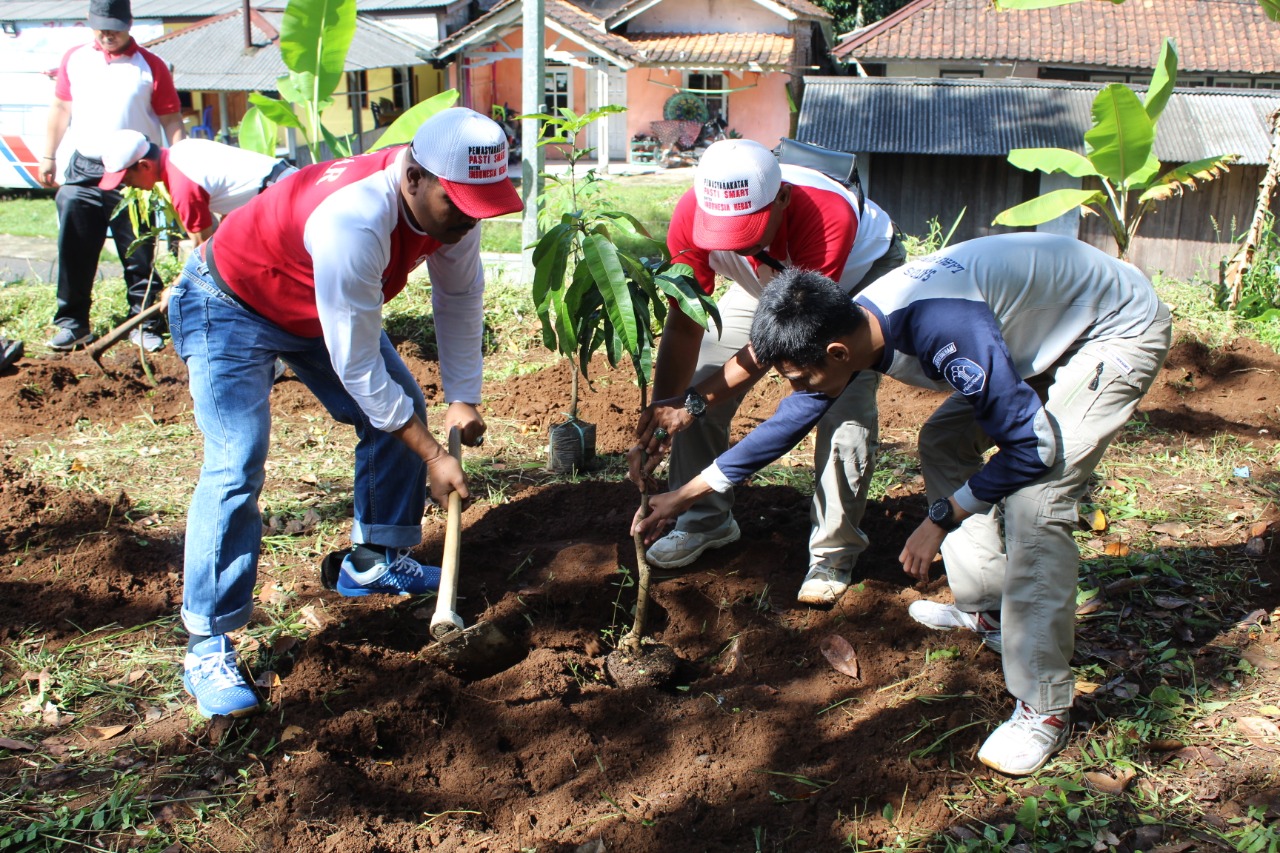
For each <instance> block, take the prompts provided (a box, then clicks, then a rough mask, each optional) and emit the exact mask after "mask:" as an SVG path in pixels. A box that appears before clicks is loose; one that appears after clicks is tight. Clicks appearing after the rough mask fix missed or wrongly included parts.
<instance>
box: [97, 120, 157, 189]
mask: <svg viewBox="0 0 1280 853" xmlns="http://www.w3.org/2000/svg"><path fill="white" fill-rule="evenodd" d="M150 150H151V140H149V139H147V138H146V137H145V136H143V135H142V134H141V133H138V131H136V130H117V131H116V132H114V133H112V134H110V135H108V136H107V138H106V141H105V142H104V143H103V145H102V168H103V169H105V170H106V172H105V173H104V174H103V176H102V180H101V181H99V182H98V187H99V188H100V189H104V190H114V189H115V188H116V187H118V186H120V183H121V182H122V181H123V180H124V175H125V172H128V171H129V169H130V168H131V167H132V166H133V164H134V163H137V162H138V161H139V160H141V159H142V158H143V157H145V156H147V152H148V151H150Z"/></svg>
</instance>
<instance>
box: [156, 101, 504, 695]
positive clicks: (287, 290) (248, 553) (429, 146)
mask: <svg viewBox="0 0 1280 853" xmlns="http://www.w3.org/2000/svg"><path fill="white" fill-rule="evenodd" d="M521 208H522V205H521V202H520V197H519V195H518V194H517V193H516V191H515V188H514V187H513V186H512V184H511V181H510V180H508V178H507V142H506V135H505V134H504V133H503V131H502V128H501V127H499V126H498V125H497V124H496V123H495V122H493V121H492V120H491V119H489V118H486V117H485V116H482V115H480V114H479V113H476V112H473V111H472V110H468V109H463V108H461V107H457V108H453V109H448V110H444V111H443V112H441V113H439V114H437V115H435V116H433V117H432V118H430V119H428V120H427V121H426V122H424V123H423V125H422V126H421V127H420V128H419V129H418V131H417V133H416V134H415V135H414V138H413V142H412V143H411V144H410V145H408V146H401V147H396V148H388V149H385V150H383V151H378V152H375V153H372V154H364V155H361V156H358V157H349V158H346V159H343V160H336V161H332V162H326V163H318V164H315V165H312V166H308V167H306V168H304V169H302V170H300V171H299V172H298V173H297V174H296V175H294V176H292V177H291V178H289V179H288V180H287V181H284V182H283V183H281V184H280V185H279V186H276V187H273V188H272V189H271V191H270V192H265V193H262V194H261V195H259V196H257V197H255V198H254V199H253V200H252V201H250V202H249V203H248V204H247V205H245V206H244V207H242V208H240V209H239V210H237V211H235V212H233V213H232V214H231V215H230V216H228V217H227V218H226V220H225V221H224V222H223V223H222V225H220V226H219V227H218V230H217V232H216V233H215V234H214V235H213V238H212V239H210V240H209V241H207V242H206V243H204V244H203V245H202V246H200V247H199V248H198V249H196V251H195V252H193V253H192V254H191V257H190V258H189V259H188V261H187V265H186V268H185V269H184V270H183V275H182V277H181V278H180V279H179V280H178V283H177V284H175V285H174V287H173V295H172V297H171V298H170V301H169V327H170V331H171V332H172V334H173V342H174V348H175V349H176V350H177V351H178V354H179V355H180V356H182V358H183V360H184V361H185V362H186V363H187V370H188V373H189V375H190V385H191V396H192V399H193V401H194V404H195V405H194V410H195V417H196V424H197V426H199V427H200V430H201V432H203V433H204V436H205V458H204V466H203V468H202V469H201V472H200V482H199V484H198V485H197V486H196V491H195V495H194V496H193V497H192V500H191V508H190V511H189V513H188V515H187V534H186V557H185V577H184V587H183V601H182V620H183V623H184V625H185V626H186V628H187V631H188V632H189V634H190V640H189V643H188V646H187V657H186V662H185V667H184V675H183V683H184V685H185V686H186V688H187V691H188V692H189V693H191V695H193V696H195V697H196V702H197V707H198V709H199V710H200V712H201V713H202V714H204V715H205V716H212V715H215V714H230V715H240V714H247V713H251V712H253V711H254V710H256V709H257V706H258V700H257V697H256V696H255V695H254V694H253V691H252V690H251V689H250V688H249V686H248V684H247V683H246V682H245V680H244V677H243V675H241V673H240V671H239V669H238V667H237V663H236V653H235V650H234V648H232V646H231V643H230V642H229V641H228V639H227V637H226V634H227V632H228V631H233V630H235V629H237V628H240V627H242V626H244V625H245V623H247V622H248V621H249V617H250V615H251V614H252V612H253V604H254V598H253V587H254V584H255V582H256V580H257V566H258V553H259V550H260V547H261V539H262V517H261V513H260V511H259V508H258V494H259V492H260V491H261V489H262V484H263V478H264V476H265V466H266V458H267V445H268V442H269V439H270V432H271V425H270V420H271V410H270V405H269V395H270V393H271V384H272V380H273V378H274V377H273V373H274V370H273V366H274V363H275V360H276V358H277V357H279V358H283V359H284V360H285V362H286V363H287V364H288V365H289V367H291V368H292V369H293V372H294V374H295V375H296V376H297V377H298V379H300V380H301V381H302V382H303V383H304V384H305V385H306V386H307V387H308V388H309V389H310V390H311V391H312V393H314V394H315V395H316V397H317V398H318V399H319V400H320V402H321V403H322V404H323V405H324V406H325V408H326V409H328V411H329V412H330V413H331V414H332V415H333V416H334V418H336V419H337V420H339V421H341V422H342V423H348V424H351V425H352V426H354V427H355V430H356V435H357V437H358V439H359V441H358V443H357V445H356V453H355V456H356V471H355V484H354V489H353V502H354V504H355V519H354V523H353V524H352V528H351V541H352V543H353V545H354V547H353V549H352V551H351V553H350V554H348V555H347V557H346V558H345V559H344V560H343V563H342V568H341V571H340V573H339V577H338V581H337V589H338V591H339V592H340V593H342V594H343V595H347V596H364V595H369V594H371V593H390V594H400V595H408V594H417V593H424V592H428V591H430V590H433V589H435V588H436V587H437V585H438V584H439V577H440V571H439V569H437V568H435V567H432V566H423V565H421V564H419V563H418V562H417V561H415V560H414V559H413V558H412V557H410V556H409V550H410V549H411V548H413V547H414V546H416V545H418V544H419V543H420V541H421V538H422V527H421V522H422V513H423V509H424V506H425V503H426V489H425V485H426V484H427V483H428V482H429V484H430V488H431V494H432V495H433V496H434V497H435V499H436V500H437V501H439V502H440V503H442V504H443V503H444V502H445V501H446V500H447V498H448V496H449V494H450V493H451V492H455V491H456V492H458V493H459V494H460V495H461V496H462V497H464V498H465V497H467V484H466V478H465V477H464V476H463V473H462V467H461V466H460V465H459V464H458V462H457V460H455V459H454V458H453V457H452V456H450V455H449V454H448V453H447V452H446V451H445V450H444V449H443V448H442V447H441V446H440V444H439V442H438V441H437V439H436V437H435V435H433V433H432V431H431V430H429V429H428V428H427V425H426V417H427V412H426V401H425V399H424V397H423V394H422V390H421V389H420V388H419V387H418V385H417V383H416V381H415V380H414V378H413V375H412V374H411V373H410V372H409V369H408V368H407V367H406V366H405V364H404V362H403V361H402V360H401V359H400V356H399V355H398V354H397V353H396V350H395V347H393V346H392V344H391V339H390V338H389V337H387V334H386V332H384V331H383V329H382V306H383V304H384V303H385V302H386V301H387V300H389V299H391V298H393V297H394V296H395V295H396V294H398V293H399V292H400V291H401V290H402V289H404V287H405V284H406V282H407V279H408V275H409V272H410V271H411V270H412V269H414V268H415V267H416V266H418V264H420V263H421V262H422V261H424V260H425V261H426V263H427V270H428V272H429V273H430V276H431V302H432V312H433V315H434V320H435V327H436V345H437V348H438V351H439V358H440V378H441V385H442V386H443V392H444V397H445V400H446V401H447V402H448V403H449V407H448V410H447V411H446V413H445V416H444V419H443V423H441V424H440V425H438V426H437V427H436V430H435V434H436V435H443V434H444V432H447V431H448V430H449V429H450V428H452V427H456V428H457V429H458V430H459V433H460V434H461V437H462V441H463V442H464V443H465V444H470V445H475V444H478V443H479V442H480V439H481V437H482V436H483V434H484V430H485V423H484V419H483V418H482V417H481V416H480V413H479V411H478V409H477V407H478V406H479V403H480V383H481V373H482V366H483V365H482V359H481V339H482V334H483V327H484V306H483V301H482V300H483V296H484V268H483V266H482V265H481V262H480V229H479V228H478V227H477V226H478V225H479V223H480V220H481V219H485V218H488V217H491V216H498V215H501V214H504V213H514V212H516V211H519V210H520V209H521Z"/></svg>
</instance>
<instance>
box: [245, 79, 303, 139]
mask: <svg viewBox="0 0 1280 853" xmlns="http://www.w3.org/2000/svg"><path fill="white" fill-rule="evenodd" d="M249 103H251V104H253V105H254V106H255V107H257V108H258V109H259V110H260V111H261V112H262V114H263V115H264V116H266V117H267V118H269V119H271V120H272V121H273V122H275V123H276V124H278V125H284V126H285V127H296V128H298V129H299V130H301V129H302V122H301V121H300V120H299V119H298V116H297V114H296V113H294V111H293V107H291V106H289V104H288V103H286V102H285V101H279V100H276V99H275V98H269V97H267V96H266V95H264V94H262V93H261V92H254V93H252V94H251V95H249ZM273 148H274V146H273Z"/></svg>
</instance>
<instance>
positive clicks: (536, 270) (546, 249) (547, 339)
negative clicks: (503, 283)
mask: <svg viewBox="0 0 1280 853" xmlns="http://www.w3.org/2000/svg"><path fill="white" fill-rule="evenodd" d="M572 244H573V231H572V228H571V226H569V225H567V224H565V223H561V224H559V225H557V226H556V227H555V228H552V229H551V230H550V231H548V232H547V233H546V234H544V235H543V236H542V239H541V240H539V241H538V244H537V245H536V246H535V247H534V249H533V294H532V295H533V307H534V310H535V311H537V312H538V319H539V320H541V321H542V344H543V346H545V347H546V348H547V349H549V350H555V351H556V352H560V353H561V354H564V352H565V350H564V349H563V348H559V347H557V346H556V332H555V327H554V325H553V324H552V322H551V299H552V296H551V294H552V293H553V292H555V293H559V292H560V291H561V290H562V289H563V287H564V274H565V266H566V264H567V263H568V259H569V250H570V248H571V247H572ZM572 351H573V350H572V347H570V348H569V352H572Z"/></svg>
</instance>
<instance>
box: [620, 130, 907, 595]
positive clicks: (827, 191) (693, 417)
mask: <svg viewBox="0 0 1280 853" xmlns="http://www.w3.org/2000/svg"><path fill="white" fill-rule="evenodd" d="M896 234H897V232H896V229H895V228H894V225H893V222H892V221H891V220H890V218H889V216H888V215H887V214H886V213H885V212H884V211H883V210H881V209H880V208H879V207H877V206H876V205H875V204H874V203H872V202H871V201H869V200H865V199H864V200H861V201H860V200H859V198H858V197H857V196H856V195H854V194H853V193H852V192H851V191H849V190H847V189H846V188H845V187H843V186H841V185H840V184H838V183H836V182H835V181H834V180H832V179H831V178H829V177H827V176H826V175H823V174H822V173H820V172H818V171H815V170H813V169H808V168H805V167H802V166H794V165H789V164H779V163H778V161H777V159H776V158H775V157H774V156H773V154H772V152H770V151H769V149H767V148H765V147H764V146H763V145H761V144H760V143H758V142H752V141H750V140H746V139H730V140H723V141H721V142H716V143H714V144H713V145H711V146H710V147H709V148H708V149H707V150H706V153H704V154H703V156H702V159H701V160H700V161H699V163H698V169H697V172H696V174H695V175H694V186H693V188H692V189H690V190H689V191H688V192H687V193H685V194H684V196H683V197H681V199H680V201H679V202H678V203H677V204H676V209H675V213H674V214H673V215H672V218H671V227H670V229H669V230H668V231H667V246H668V248H669V249H670V250H671V255H672V258H673V259H674V260H675V261H677V262H684V263H687V264H689V265H690V266H692V267H693V269H694V275H695V276H696V278H697V280H698V283H699V284H700V285H701V286H702V288H703V290H704V291H706V293H708V294H710V293H712V292H713V291H714V289H715V283H716V282H715V280H716V276H717V275H721V276H724V277H725V278H728V279H730V280H731V281H732V282H733V284H732V285H731V286H730V287H729V289H728V291H727V292H726V293H725V295H724V296H723V297H722V298H721V299H720V300H719V301H718V303H717V308H718V310H719V312H720V318H721V321H722V325H723V330H722V332H721V334H720V336H719V337H718V338H717V337H716V335H715V333H714V332H712V334H710V335H707V334H705V333H704V332H703V330H702V328H701V327H700V326H699V325H698V324H697V323H696V322H694V321H693V320H691V319H689V317H688V316H686V315H685V314H684V313H683V312H682V311H681V310H680V308H679V307H678V306H677V305H675V304H674V303H673V304H672V307H671V312H670V314H669V315H668V319H667V324H666V327H665V328H664V329H663V332H662V341H661V343H660V344H659V346H658V356H657V361H656V363H655V365H654V371H653V396H654V401H655V402H654V403H653V405H652V406H650V407H649V408H648V409H647V410H645V411H644V412H643V413H642V414H641V417H640V422H639V425H638V427H637V435H638V436H639V437H640V440H641V444H642V445H643V446H645V447H646V448H648V450H649V451H650V452H651V453H652V454H654V456H653V458H652V459H651V464H656V455H657V454H658V453H659V452H660V451H661V450H664V449H666V448H667V447H670V450H671V467H670V487H671V488H672V489H673V490H674V489H678V488H679V487H680V486H682V485H683V484H685V483H686V482H688V481H690V480H692V479H693V478H694V477H696V476H697V475H698V474H699V473H701V472H702V470H703V469H704V468H705V467H706V466H708V465H710V464H712V462H713V461H714V460H715V458H716V457H717V456H719V455H720V454H721V453H723V452H724V451H725V450H726V449H727V448H728V446H729V423H730V421H731V420H732V419H733V415H734V412H736V411H737V409H738V406H739V404H740V403H741V402H742V397H743V395H744V394H745V389H740V390H739V391H738V392H737V394H736V396H733V397H732V398H731V399H730V398H727V397H725V396H724V395H720V396H717V395H716V394H715V391H714V389H706V391H705V392H704V393H700V390H699V388H698V387H697V386H698V384H699V383H700V382H702V381H703V380H704V379H707V378H708V377H711V376H713V375H714V374H716V373H717V372H718V371H719V370H720V368H721V367H722V366H723V365H725V364H726V362H730V361H732V360H733V359H734V355H735V353H737V352H738V350H740V349H742V348H743V347H745V346H747V343H748V336H749V333H750V330H751V320H752V318H753V317H754V316H755V311H756V304H757V301H758V299H759V297H760V293H761V291H762V290H763V289H764V287H765V285H767V284H768V283H769V282H770V281H772V279H773V276H774V273H775V272H776V271H781V270H782V269H784V268H785V267H787V266H789V267H797V268H800V269H807V270H812V271H814V272H820V273H822V274H823V275H826V276H828V277H829V278H831V279H834V280H835V281H836V282H838V283H839V284H840V286H841V287H843V288H844V289H845V290H846V291H847V292H849V293H856V292H857V291H859V290H861V289H862V288H863V287H866V286H867V285H868V284H870V283H871V282H872V281H874V280H876V279H877V278H879V277H880V276H881V275H883V274H884V273H886V272H888V271H889V270H891V269H893V268H895V267H897V266H900V265H901V264H902V263H903V261H904V260H905V259H906V253H905V252H904V251H903V249H902V246H901V243H900V242H899V240H898V239H897V236H896ZM784 265H785V266H784ZM765 372H767V371H765V370H759V371H756V372H755V373H756V375H755V376H754V377H752V378H751V382H752V383H754V381H755V380H756V379H759V378H760V376H763V375H764V373H765ZM878 386H879V376H878V374H876V373H874V372H872V371H867V372H865V373H864V374H863V375H862V376H859V377H858V379H856V380H855V381H854V382H852V383H851V384H850V385H849V387H848V388H847V389H846V390H845V393H844V394H842V395H841V396H840V399H839V400H838V401H837V402H836V404H835V405H834V406H833V407H832V408H831V410H830V411H829V412H828V413H827V415H826V417H824V418H823V420H822V422H821V423H820V424H819V425H818V436H817V450H816V452H815V457H814V468H815V470H814V479H815V488H814V496H813V505H812V509H811V511H810V518H811V521H812V524H813V527H812V530H811V532H810V537H809V571H808V573H807V574H806V575H805V579H804V581H803V583H802V584H801V587H800V590H799V594H798V598H799V600H800V601H802V602H805V603H807V604H831V603H833V602H834V601H836V599H838V598H839V597H840V596H841V595H842V594H843V593H844V592H845V590H846V589H848V586H849V582H850V578H851V576H852V572H853V566H854V563H855V562H856V561H857V559H858V557H859V555H861V553H862V552H863V551H864V550H866V548H867V545H868V544H869V543H868V541H867V537H866V534H864V533H863V532H862V530H861V529H859V527H858V525H859V524H860V523H861V521H862V513H863V511H864V510H865V509H866V501H867V488H868V486H869V485H870V482H871V475H872V473H873V472H874V470H875V459H876V452H877V449H878V447H879V426H878V413H877V411H876V389H877V387H878ZM749 387H750V385H748V386H747V388H749ZM655 433H656V435H655ZM668 437H670V443H668ZM633 466H634V467H635V468H636V470H635V471H634V476H635V478H636V479H639V477H640V472H639V469H638V465H636V464H635V463H634V460H633ZM732 507H733V492H732V490H726V491H725V492H723V493H716V494H712V495H709V496H708V497H707V498H705V499H703V500H701V501H699V502H698V503H697V504H695V505H694V506H692V507H691V508H690V509H689V510H688V511H687V512H685V513H684V514H683V515H681V516H680V518H679V520H678V521H677V522H676V526H675V529H674V530H673V531H672V532H671V533H669V534H668V535H667V536H665V537H663V538H662V539H659V540H658V541H657V542H655V543H654V544H653V546H652V547H651V548H650V549H649V551H648V554H647V559H648V560H649V562H650V563H652V564H654V565H656V566H660V567H662V568H677V567H680V566H686V565H688V564H689V563H692V562H693V561H694V560H696V559H697V558H698V557H699V556H701V555H702V554H703V553H704V552H705V551H706V550H707V549H709V548H718V547H721V546H723V545H727V544H729V543H731V542H734V541H736V540H737V539H738V537H739V536H740V535H741V532H740V530H739V528H738V524H737V522H736V521H735V520H734V518H733V515H732Z"/></svg>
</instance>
